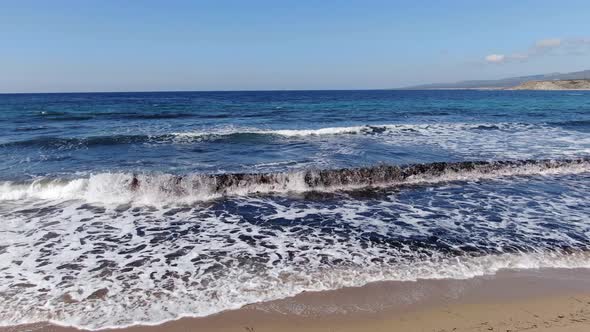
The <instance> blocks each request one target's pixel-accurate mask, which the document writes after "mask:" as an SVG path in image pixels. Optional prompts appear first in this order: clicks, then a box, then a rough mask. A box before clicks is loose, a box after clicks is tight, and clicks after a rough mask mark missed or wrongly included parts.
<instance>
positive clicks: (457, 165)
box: [0, 158, 590, 205]
mask: <svg viewBox="0 0 590 332" xmlns="http://www.w3.org/2000/svg"><path fill="white" fill-rule="evenodd" d="M588 171H590V159H589V158H582V159H568V160H507V161H465V162H437V163H428V164H411V165H406V166H397V165H379V166H374V167H365V168H347V169H333V170H314V169H311V170H300V171H291V172H276V173H226V174H188V175H185V176H179V175H172V174H137V175H136V174H131V173H99V174H94V175H91V176H90V177H88V178H79V179H74V180H64V179H48V178H40V179H37V180H35V181H32V182H21V183H18V182H3V183H0V200H23V199H42V200H85V201H89V202H97V203H105V204H111V203H112V204H122V203H129V202H136V203H139V204H148V205H161V204H169V203H172V202H176V203H185V204H186V203H191V202H195V201H203V200H210V199H216V198H220V197H224V196H246V195H251V194H272V193H289V192H294V193H300V192H308V191H324V192H330V191H338V190H356V189H362V188H368V187H391V186H401V185H418V184H432V183H440V182H449V181H474V180H481V179H493V178H498V177H506V176H526V175H546V174H569V173H583V172H588Z"/></svg>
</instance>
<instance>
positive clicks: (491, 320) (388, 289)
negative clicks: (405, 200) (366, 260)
mask: <svg viewBox="0 0 590 332" xmlns="http://www.w3.org/2000/svg"><path fill="white" fill-rule="evenodd" d="M0 331H55V332H73V331H78V330H76V329H74V328H65V327H59V326H54V325H50V324H32V325H23V326H16V327H9V328H0ZM103 331H107V330H103ZM111 331H119V332H160V331H170V332H181V331H182V332H185V331H218V332H222V331H223V332H225V331H228V332H229V331H241V332H265V331H285V332H291V331H293V332H294V331H314V332H315V331H317V332H320V331H321V332H337V331H437V332H442V331H503V332H507V331H572V332H575V331H590V270H587V269H545V270H506V271H501V272H500V273H498V274H496V275H494V276H484V277H476V278H472V279H468V280H420V281H417V282H378V283H372V284H369V285H366V286H364V287H358V288H346V289H340V290H335V291H326V292H308V293H302V294H299V295H297V296H295V297H292V298H287V299H282V300H277V301H271V302H265V303H257V304H252V305H248V306H245V307H243V308H241V309H239V310H232V311H227V312H222V313H220V314H216V315H212V316H209V317H204V318H183V319H179V320H176V321H172V322H167V323H164V324H162V325H157V326H134V327H130V328H125V329H116V330H111Z"/></svg>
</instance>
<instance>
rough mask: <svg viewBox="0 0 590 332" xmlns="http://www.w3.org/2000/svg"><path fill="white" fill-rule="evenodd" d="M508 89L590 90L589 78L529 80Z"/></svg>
mask: <svg viewBox="0 0 590 332" xmlns="http://www.w3.org/2000/svg"><path fill="white" fill-rule="evenodd" d="M509 90H590V80H555V81H529V82H525V83H522V84H520V85H518V86H515V87H513V88H510V89H509Z"/></svg>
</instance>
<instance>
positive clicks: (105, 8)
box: [0, 0, 590, 93]
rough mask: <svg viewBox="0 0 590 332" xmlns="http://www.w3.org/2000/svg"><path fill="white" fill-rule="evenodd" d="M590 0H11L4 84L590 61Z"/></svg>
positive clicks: (567, 67)
mask: <svg viewBox="0 0 590 332" xmlns="http://www.w3.org/2000/svg"><path fill="white" fill-rule="evenodd" d="M589 15H590V1H588V0H571V1H570V0H567V1H566V0H564V1H555V0H535V1H529V0H509V1H504V0H490V1H476V0H469V1H468V0H446V1H441V0H438V1H434V0H432V1H426V0H414V1H395V0H389V1H371V0H365V1H345V0H341V1H336V0H334V1H320V0H316V1H312V0H298V1H290V0H273V1H270V0H240V1H238V0H236V1H229V0H211V1H197V0H195V1H175V0H169V1H150V0H143V1H125V0H118V1H111V0H101V1H93V0H86V1H79V0H76V1H62V0H51V1H45V0H43V1H41V0H39V1H28V0H18V1H5V0H0V93H1V92H8V93H10V92H78V91H163V90H166V91H180V90H191V91H194V90H209V91H210V90H283V89H380V88H396V87H403V86H409V85H415V84H422V83H434V82H453V81H458V80H466V79H496V78H503V77H510V76H520V75H530V74H544V73H552V72H570V71H578V70H585V69H590V23H589V22H590V20H589Z"/></svg>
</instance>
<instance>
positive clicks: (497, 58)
mask: <svg viewBox="0 0 590 332" xmlns="http://www.w3.org/2000/svg"><path fill="white" fill-rule="evenodd" d="M485 59H486V61H487V62H490V63H501V62H504V60H505V59H506V56H505V55H504V54H490V55H488V56H486V57H485Z"/></svg>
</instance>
